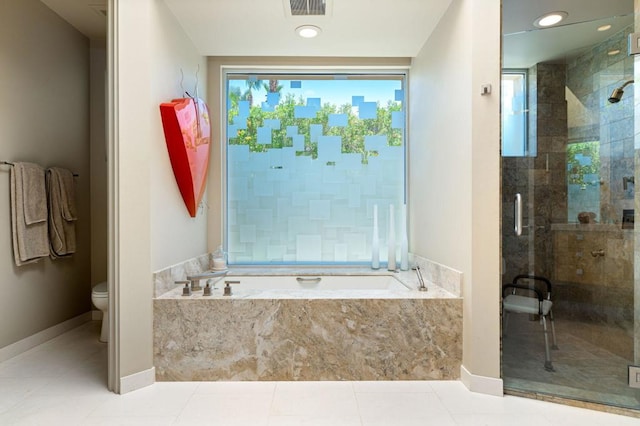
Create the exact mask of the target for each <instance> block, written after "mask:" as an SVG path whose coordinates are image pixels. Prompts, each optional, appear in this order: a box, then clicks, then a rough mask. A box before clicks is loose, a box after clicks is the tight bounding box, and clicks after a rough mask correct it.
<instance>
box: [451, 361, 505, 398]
mask: <svg viewBox="0 0 640 426" xmlns="http://www.w3.org/2000/svg"><path fill="white" fill-rule="evenodd" d="M460 381H462V383H463V384H464V385H465V386H466V387H467V389H469V390H470V391H471V392H477V393H484V394H487V395H494V396H503V395H504V389H503V384H502V379H496V378H494V377H486V376H477V375H475V374H471V373H470V372H469V370H467V369H466V368H465V366H464V365H461V366H460Z"/></svg>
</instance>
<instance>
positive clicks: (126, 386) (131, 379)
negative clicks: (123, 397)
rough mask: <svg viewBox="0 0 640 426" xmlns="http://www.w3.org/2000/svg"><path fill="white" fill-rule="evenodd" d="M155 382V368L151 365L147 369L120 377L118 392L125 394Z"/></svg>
mask: <svg viewBox="0 0 640 426" xmlns="http://www.w3.org/2000/svg"><path fill="white" fill-rule="evenodd" d="M155 382H156V368H155V367H151V368H150V369H148V370H144V371H140V372H138V373H134V374H131V375H129V376H125V377H121V378H120V394H125V393H128V392H132V391H134V390H138V389H141V388H144V387H147V386H151V385H152V384H154V383H155Z"/></svg>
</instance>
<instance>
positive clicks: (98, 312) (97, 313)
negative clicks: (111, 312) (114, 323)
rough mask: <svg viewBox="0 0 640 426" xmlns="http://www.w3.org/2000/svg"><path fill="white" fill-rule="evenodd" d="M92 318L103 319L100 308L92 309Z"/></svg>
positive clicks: (94, 319)
mask: <svg viewBox="0 0 640 426" xmlns="http://www.w3.org/2000/svg"><path fill="white" fill-rule="evenodd" d="M91 319H92V320H93V321H101V320H102V311H101V310H100V309H95V310H93V311H91Z"/></svg>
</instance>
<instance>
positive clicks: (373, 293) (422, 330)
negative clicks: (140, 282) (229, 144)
mask: <svg viewBox="0 0 640 426" xmlns="http://www.w3.org/2000/svg"><path fill="white" fill-rule="evenodd" d="M225 281H236V282H239V284H230V286H231V287H232V295H231V296H224V295H223V287H224V285H225V284H224V282H225ZM204 282H205V280H203V284H204ZM153 303H154V365H155V369H156V379H157V380H158V381H194V380H206V381H215V380H434V379H443V380H454V379H458V378H459V371H460V364H461V361H462V299H461V298H460V297H457V296H454V295H452V294H450V293H448V292H446V291H444V290H443V289H441V288H439V287H437V286H434V285H432V284H430V285H429V291H427V292H419V291H417V280H416V279H415V272H411V271H408V272H403V273H400V274H397V273H395V274H392V273H386V271H385V272H383V273H377V274H371V273H369V274H363V273H360V272H357V271H356V272H354V271H350V272H349V273H339V271H338V272H336V271H332V273H331V274H326V273H324V274H323V273H319V271H315V270H313V271H308V270H307V271H302V272H301V271H294V272H291V273H283V272H282V271H279V272H274V273H271V274H265V273H264V272H263V273H260V272H259V271H249V272H247V271H246V270H244V271H233V270H232V271H231V272H230V273H229V274H228V275H227V276H226V277H224V278H222V279H220V280H218V281H217V282H216V283H215V285H214V290H213V294H212V296H203V294H202V292H196V293H194V294H193V295H191V296H187V297H183V296H182V295H181V289H180V288H175V289H173V290H171V291H169V292H167V293H165V294H163V295H161V296H159V297H157V298H155V299H154V301H153Z"/></svg>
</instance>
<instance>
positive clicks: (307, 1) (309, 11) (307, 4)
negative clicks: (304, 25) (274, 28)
mask: <svg viewBox="0 0 640 426" xmlns="http://www.w3.org/2000/svg"><path fill="white" fill-rule="evenodd" d="M289 5H290V6H291V16H324V15H326V2H325V0H289Z"/></svg>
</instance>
